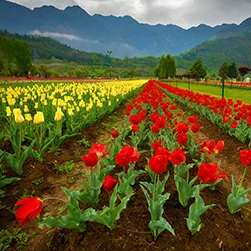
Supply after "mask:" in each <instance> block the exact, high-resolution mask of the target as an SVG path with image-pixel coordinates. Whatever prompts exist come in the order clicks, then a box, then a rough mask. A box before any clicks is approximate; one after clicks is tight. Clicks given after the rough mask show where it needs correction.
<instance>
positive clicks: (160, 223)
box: [148, 217, 175, 240]
mask: <svg viewBox="0 0 251 251" xmlns="http://www.w3.org/2000/svg"><path fill="white" fill-rule="evenodd" d="M148 226H149V228H150V230H151V232H152V235H153V236H154V239H155V240H156V238H157V237H158V235H159V234H160V233H161V232H163V231H164V230H168V231H169V232H170V233H171V234H172V235H174V236H175V233H174V230H173V228H172V226H171V225H170V224H169V223H168V222H167V221H166V220H165V219H164V218H162V217H161V218H160V219H159V220H151V221H150V222H149V224H148Z"/></svg>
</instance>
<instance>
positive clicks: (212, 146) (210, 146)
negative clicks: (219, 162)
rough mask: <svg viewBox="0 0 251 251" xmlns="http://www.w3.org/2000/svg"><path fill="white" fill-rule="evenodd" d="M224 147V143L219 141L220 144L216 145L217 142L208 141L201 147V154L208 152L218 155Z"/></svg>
mask: <svg viewBox="0 0 251 251" xmlns="http://www.w3.org/2000/svg"><path fill="white" fill-rule="evenodd" d="M223 147H224V141H223V140H219V141H218V143H217V144H216V142H215V140H214V139H212V140H207V141H203V142H202V144H201V146H200V151H201V152H206V153H209V154H211V153H215V154H218V153H219V152H220V151H221V150H222V149H223Z"/></svg>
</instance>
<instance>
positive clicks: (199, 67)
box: [189, 59, 207, 78]
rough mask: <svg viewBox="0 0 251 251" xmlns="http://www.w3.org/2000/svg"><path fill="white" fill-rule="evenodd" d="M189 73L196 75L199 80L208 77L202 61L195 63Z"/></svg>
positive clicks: (198, 60)
mask: <svg viewBox="0 0 251 251" xmlns="http://www.w3.org/2000/svg"><path fill="white" fill-rule="evenodd" d="M189 73H191V74H194V75H196V76H197V77H198V78H204V77H205V76H206V75H207V71H206V69H205V68H204V66H203V64H202V61H201V60H200V59H197V60H196V61H195V62H194V63H193V65H192V67H191V68H190V69H189Z"/></svg>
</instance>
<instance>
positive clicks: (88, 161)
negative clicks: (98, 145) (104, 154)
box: [82, 152, 98, 167]
mask: <svg viewBox="0 0 251 251" xmlns="http://www.w3.org/2000/svg"><path fill="white" fill-rule="evenodd" d="M82 160H83V161H84V163H85V165H86V166H89V167H94V166H96V165H97V164H98V155H97V154H96V153H95V152H90V153H89V154H88V155H85V156H83V157H82Z"/></svg>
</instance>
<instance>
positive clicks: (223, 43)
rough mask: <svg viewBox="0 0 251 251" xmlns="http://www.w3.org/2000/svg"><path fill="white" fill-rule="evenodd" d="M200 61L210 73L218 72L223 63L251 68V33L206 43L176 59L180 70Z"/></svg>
mask: <svg viewBox="0 0 251 251" xmlns="http://www.w3.org/2000/svg"><path fill="white" fill-rule="evenodd" d="M196 59H200V60H202V62H203V65H204V66H205V68H206V69H207V71H210V72H218V70H219V68H220V65H221V63H222V62H223V61H227V62H229V63H233V62H235V63H236V65H237V67H239V66H241V65H247V66H251V31H250V32H246V33H243V34H241V35H235V36H231V37H228V38H223V39H217V40H212V41H207V42H204V43H202V44H200V45H198V46H196V47H194V48H193V49H191V50H190V51H188V52H187V53H184V54H182V55H180V56H179V57H175V60H176V65H177V67H179V68H183V69H186V70H187V69H189V68H190V67H191V66H192V63H193V62H194V61H195V60H196Z"/></svg>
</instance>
